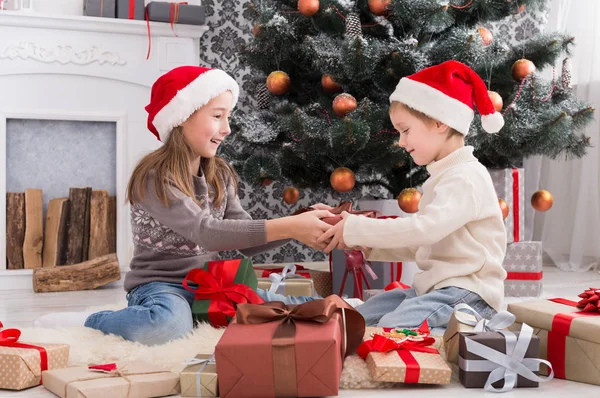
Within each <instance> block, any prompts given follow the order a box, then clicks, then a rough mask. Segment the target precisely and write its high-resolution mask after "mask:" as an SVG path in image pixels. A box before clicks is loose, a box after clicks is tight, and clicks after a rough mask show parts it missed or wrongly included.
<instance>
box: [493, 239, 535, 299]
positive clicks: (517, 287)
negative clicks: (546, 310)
mask: <svg viewBox="0 0 600 398" xmlns="http://www.w3.org/2000/svg"><path fill="white" fill-rule="evenodd" d="M502 265H503V267H504V269H505V270H506V272H508V278H510V277H517V278H518V279H506V280H505V281H504V295H505V296H506V297H539V296H540V295H541V294H542V280H543V279H541V278H540V277H541V272H542V242H514V243H509V244H508V246H507V247H506V256H505V257H504V262H503V263H502ZM522 276H523V277H525V279H522V278H521V277H522Z"/></svg>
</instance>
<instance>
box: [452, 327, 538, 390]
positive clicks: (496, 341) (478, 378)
mask: <svg viewBox="0 0 600 398" xmlns="http://www.w3.org/2000/svg"><path fill="white" fill-rule="evenodd" d="M515 335H516V336H518V335H519V332H515ZM465 338H469V339H471V340H473V341H477V342H478V343H481V344H483V345H485V346H487V347H490V348H492V349H494V350H495V351H498V352H501V353H503V354H506V339H505V337H504V335H503V334H502V333H498V332H482V333H460V335H459V347H458V355H459V361H460V362H462V360H466V361H483V360H485V359H484V358H481V357H480V356H478V355H475V354H473V353H471V352H469V351H467V345H466V342H465ZM539 357H540V339H539V338H538V337H537V336H535V335H534V336H533V338H532V339H531V342H530V343H529V347H528V348H527V351H526V352H525V358H539ZM498 367H500V366H498ZM534 373H535V374H538V373H539V372H534ZM489 375H490V372H472V371H465V370H463V365H462V364H459V371H458V377H459V378H460V382H461V383H462V384H463V386H465V387H467V388H483V387H485V383H486V381H487V379H488V377H489ZM503 385H504V380H501V381H498V382H496V383H494V384H493V386H494V387H496V388H500V387H502V386H503ZM538 386H539V383H538V382H537V381H531V380H528V379H526V378H524V377H522V376H520V375H519V376H518V377H517V384H516V386H515V387H538Z"/></svg>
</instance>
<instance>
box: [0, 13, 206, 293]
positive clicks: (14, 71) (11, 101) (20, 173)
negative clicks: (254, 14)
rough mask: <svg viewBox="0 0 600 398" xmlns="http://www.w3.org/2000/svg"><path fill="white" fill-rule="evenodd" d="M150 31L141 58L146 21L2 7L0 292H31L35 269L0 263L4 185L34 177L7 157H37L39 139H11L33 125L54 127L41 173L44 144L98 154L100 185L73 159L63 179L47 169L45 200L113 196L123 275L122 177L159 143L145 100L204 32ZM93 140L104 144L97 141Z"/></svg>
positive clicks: (125, 213) (126, 257)
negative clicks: (79, 193) (81, 194)
mask: <svg viewBox="0 0 600 398" xmlns="http://www.w3.org/2000/svg"><path fill="white" fill-rule="evenodd" d="M151 28H152V29H151V32H152V35H153V36H152V42H151V44H152V47H151V53H150V58H149V59H148V60H146V52H147V50H148V45H149V43H148V37H147V29H146V23H145V21H129V20H117V19H109V18H93V17H78V16H50V15H40V14H31V13H23V14H20V13H18V12H9V11H0V87H2V90H0V169H1V170H2V172H0V259H2V261H0V289H15V288H31V273H32V271H31V270H30V269H23V270H8V269H6V268H7V267H6V261H5V259H6V239H5V237H6V221H7V217H6V216H7V215H6V205H7V203H6V197H7V195H6V194H7V192H8V191H7V188H10V189H12V187H13V186H19V187H23V186H24V185H22V184H26V183H25V182H23V181H21V180H24V179H26V178H27V175H33V176H34V177H36V176H35V174H36V173H35V165H29V166H28V167H29V168H28V169H27V170H23V169H21V168H22V167H25V166H24V165H23V164H21V165H19V166H18V167H17V168H15V167H11V165H10V164H8V162H11V163H14V162H15V159H11V157H10V155H11V154H13V155H14V154H15V151H26V150H28V149H29V150H30V151H31V152H29V153H28V154H27V155H28V156H29V159H30V161H29V162H31V159H35V155H36V145H35V144H32V145H30V146H29V147H28V145H27V142H26V141H27V138H26V137H25V136H21V137H19V136H16V135H18V134H20V133H21V134H23V135H27V136H28V137H29V138H28V139H29V140H33V139H34V138H35V131H27V129H25V128H23V127H27V128H29V129H33V130H36V129H43V130H44V131H52V129H51V127H52V126H54V127H57V131H55V134H56V137H57V138H56V142H54V141H53V140H52V139H47V137H45V138H44V139H43V140H40V142H39V143H40V144H43V145H44V148H39V149H38V152H39V155H40V156H42V155H43V156H46V157H48V154H50V159H48V158H45V159H44V160H43V161H42V160H40V166H42V165H43V167H44V168H45V169H47V168H52V165H51V163H49V162H51V161H52V159H51V158H52V156H51V155H52V151H48V148H47V147H46V146H47V145H51V144H53V143H54V144H55V145H56V150H55V152H56V154H60V153H61V151H74V150H78V149H77V148H78V145H83V146H84V149H81V150H82V151H84V152H85V156H92V155H93V154H94V153H96V157H98V158H101V159H102V162H101V163H102V167H103V169H102V172H101V173H103V174H105V177H106V179H105V182H98V183H97V185H96V186H93V185H92V184H91V183H87V182H86V181H87V180H86V178H90V177H91V176H89V175H88V176H87V177H82V178H83V179H82V180H76V177H77V178H79V177H81V176H77V172H76V169H77V165H76V164H70V165H67V166H66V168H64V167H63V170H67V171H66V172H67V173H72V174H71V175H69V176H65V177H64V179H62V180H61V179H58V178H59V177H58V174H56V173H52V172H51V173H50V174H49V175H50V177H49V178H52V179H54V180H56V184H55V185H56V186H52V184H51V186H49V187H48V188H47V190H48V192H47V193H48V196H46V195H45V197H44V199H45V201H46V202H47V201H48V199H51V197H50V195H49V194H50V191H52V190H53V189H56V192H57V193H56V195H57V196H62V197H64V196H67V195H68V191H67V195H65V189H66V188H68V187H69V186H71V187H85V186H91V188H92V189H98V190H106V191H108V192H109V195H111V196H114V197H115V198H116V252H117V256H118V259H119V264H120V266H121V269H122V271H127V270H128V265H129V261H130V259H131V256H132V252H133V245H132V243H131V231H130V225H129V207H128V205H127V204H126V203H125V190H126V185H127V180H128V178H129V174H130V173H131V171H132V169H133V167H135V164H136V163H137V161H138V160H139V158H140V157H141V156H142V155H144V154H145V153H147V152H149V151H150V150H152V149H154V148H156V147H157V146H158V142H157V141H156V140H155V139H154V138H153V137H152V136H151V134H149V133H148V132H147V131H146V122H145V118H146V114H145V111H144V106H145V105H146V104H147V101H148V99H149V93H150V86H151V84H152V82H153V81H154V80H155V79H156V78H157V77H158V76H159V75H160V74H162V73H164V72H165V71H167V70H169V69H171V68H173V67H176V66H179V65H184V64H196V65H197V64H198V60H199V40H198V39H199V38H200V37H201V36H202V34H203V33H204V32H205V31H206V30H207V27H206V26H183V25H182V26H179V27H178V29H177V35H178V36H177V37H175V36H174V35H173V32H172V31H171V28H170V26H169V24H162V23H152V26H151ZM86 131H87V133H89V134H90V136H89V137H86V138H85V139H81V140H79V142H77V143H74V142H69V143H64V142H63V141H64V140H71V141H73V139H74V138H76V137H75V136H73V134H75V133H77V134H82V135H85V134H86ZM101 131H104V132H101ZM13 134H15V135H13ZM103 134H104V135H103ZM92 136H94V137H104V138H103V139H106V141H105V142H102V144H99V143H98V142H96V144H95V143H94V139H93V138H91V137H92ZM80 138H81V137H80ZM7 145H9V146H11V147H7ZM69 145H71V146H69ZM7 149H8V152H7ZM96 150H97V151H98V152H94V151H96ZM11 151H12V152H11ZM111 152H112V153H111ZM7 154H8V155H9V157H8V158H7ZM65 158H67V156H63V159H60V158H56V159H55V161H56V162H61V161H66V160H67V159H65ZM40 159H41V158H40ZM79 161H81V160H80V158H79V159H78V160H74V162H79ZM61 166H65V165H61ZM56 168H57V170H58V169H59V167H56ZM69 170H70V171H69ZM44 172H48V170H44ZM87 173H89V170H88V172H87ZM40 174H41V173H40ZM37 177H40V176H37ZM92 177H93V176H92ZM70 178H72V179H73V183H72V184H71V183H70V181H69V179H70ZM20 179H21V180H20ZM57 179H58V180H57ZM32 180H35V178H32ZM100 180H102V179H100ZM90 181H91V180H90ZM33 183H35V181H33ZM33 183H32V184H33ZM19 184H21V185H19ZM94 184H96V183H94ZM59 185H60V187H59ZM104 185H105V186H104ZM31 188H35V186H31ZM19 189H20V188H19ZM45 194H46V192H45ZM53 195H54V194H53Z"/></svg>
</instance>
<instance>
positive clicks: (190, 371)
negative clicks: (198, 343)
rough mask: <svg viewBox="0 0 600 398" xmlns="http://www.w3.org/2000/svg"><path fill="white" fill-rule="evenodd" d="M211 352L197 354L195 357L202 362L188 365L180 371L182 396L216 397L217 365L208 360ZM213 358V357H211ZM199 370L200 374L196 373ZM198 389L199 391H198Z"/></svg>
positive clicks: (217, 393) (217, 394)
mask: <svg viewBox="0 0 600 398" xmlns="http://www.w3.org/2000/svg"><path fill="white" fill-rule="evenodd" d="M211 357H212V354H198V355H196V359H199V360H203V361H206V362H204V363H199V364H193V365H188V366H186V367H185V369H183V370H182V371H181V375H179V379H180V381H181V396H182V397H218V396H219V383H218V382H217V365H215V363H214V362H213V361H210V359H211ZM213 359H214V358H213ZM198 372H200V374H198ZM198 389H200V391H198Z"/></svg>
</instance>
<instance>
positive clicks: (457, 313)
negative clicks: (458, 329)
mask: <svg viewBox="0 0 600 398" xmlns="http://www.w3.org/2000/svg"><path fill="white" fill-rule="evenodd" d="M466 312H470V313H471V314H472V315H473V316H474V317H475V321H474V320H473V319H471V318H470V317H468V316H465V313H466ZM454 317H455V318H456V320H457V321H459V322H460V323H464V324H465V325H471V326H473V331H474V332H499V331H501V330H502V329H506V328H507V327H509V326H510V325H512V324H513V323H515V319H516V318H515V316H514V315H513V314H511V313H510V312H508V311H500V312H498V313H497V314H496V315H494V316H493V317H492V318H491V319H485V318H484V317H482V316H481V315H479V313H478V312H477V311H475V310H474V309H473V308H472V307H471V306H470V305H468V304H464V303H461V304H458V305H457V306H456V307H454Z"/></svg>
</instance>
